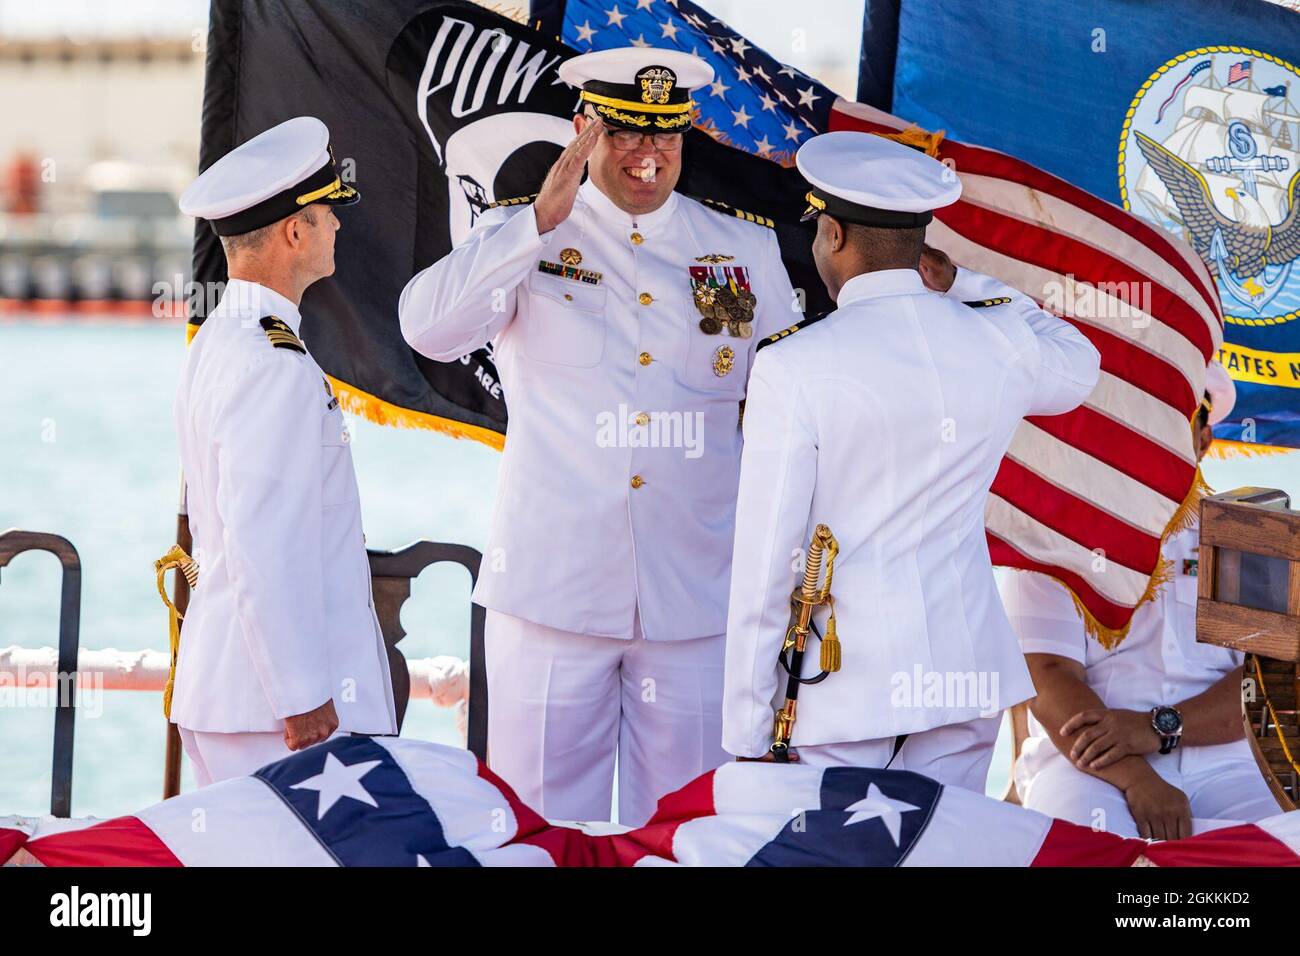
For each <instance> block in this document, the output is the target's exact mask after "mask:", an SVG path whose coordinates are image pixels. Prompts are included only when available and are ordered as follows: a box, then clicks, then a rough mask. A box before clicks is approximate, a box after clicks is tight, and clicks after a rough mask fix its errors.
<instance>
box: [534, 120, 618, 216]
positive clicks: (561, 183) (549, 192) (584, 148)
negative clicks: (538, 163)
mask: <svg viewBox="0 0 1300 956" xmlns="http://www.w3.org/2000/svg"><path fill="white" fill-rule="evenodd" d="M604 128H605V124H603V123H602V122H601V121H600V120H597V119H590V118H589V119H588V120H587V125H586V126H584V127H583V128H582V132H580V133H579V134H578V135H577V136H575V137H574V138H573V141H572V142H571V143H569V145H568V146H566V147H564V152H562V153H560V158H559V159H557V160H556V161H555V165H554V166H552V167H551V171H550V172H549V173H547V174H546V181H545V182H543V183H542V188H541V191H540V192H538V194H537V199H536V201H534V203H533V212H534V213H535V214H536V216H537V232H538V233H539V234H544V233H548V232H550V231H551V230H552V229H554V228H555V227H556V226H558V225H559V224H560V223H562V222H564V220H566V219H568V218H569V213H571V212H573V200H574V199H576V198H577V196H578V187H579V186H580V185H581V184H582V173H583V170H585V169H586V168H587V159H588V158H589V157H590V156H591V153H592V151H593V150H594V149H595V148H596V143H598V142H599V141H600V133H601V130H603V129H604Z"/></svg>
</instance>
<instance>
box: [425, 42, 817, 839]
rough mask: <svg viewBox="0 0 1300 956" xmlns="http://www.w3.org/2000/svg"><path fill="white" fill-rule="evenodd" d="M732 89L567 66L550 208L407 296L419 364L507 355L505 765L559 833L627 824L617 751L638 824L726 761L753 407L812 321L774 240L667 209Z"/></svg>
mask: <svg viewBox="0 0 1300 956" xmlns="http://www.w3.org/2000/svg"><path fill="white" fill-rule="evenodd" d="M712 75H713V74H712V68H711V67H710V66H709V65H708V64H707V63H705V62H704V61H703V60H701V59H699V58H698V57H694V56H691V55H688V54H683V53H680V52H677V51H673V50H659V49H649V48H646V49H640V48H631V49H619V50H606V51H601V52H597V53H589V54H585V55H582V56H578V57H574V58H573V59H571V60H569V61H567V62H566V63H564V64H563V65H562V66H561V67H560V76H561V77H562V78H563V79H564V80H565V81H566V82H568V83H570V84H571V85H573V86H577V87H581V89H582V92H581V94H580V102H579V110H580V112H579V113H578V115H577V116H576V117H575V118H574V121H573V125H574V130H575V131H576V133H577V136H576V138H575V139H574V140H573V141H572V142H571V143H570V144H569V146H568V147H567V148H566V149H565V150H564V152H563V154H562V155H561V157H560V159H559V160H558V161H557V162H556V164H555V166H554V167H553V168H552V169H551V172H550V174H549V175H548V176H547V179H546V181H545V183H544V184H543V185H542V188H541V191H540V193H539V194H538V195H537V196H536V197H535V200H534V199H533V198H532V197H525V198H523V199H519V200H512V199H509V198H506V199H502V198H501V197H498V202H497V203H496V206H495V208H493V209H491V210H490V211H489V212H487V214H486V215H484V216H483V218H482V219H481V220H480V221H479V222H478V224H477V226H476V228H475V230H474V231H473V233H471V235H470V236H469V237H468V239H467V240H466V241H465V242H464V243H463V244H461V245H460V246H459V247H458V248H456V249H455V250H453V251H452V252H451V253H450V254H448V255H447V256H446V257H445V258H443V259H442V260H441V261H439V262H437V263H435V264H433V265H432V266H430V267H429V268H427V269H425V270H424V271H423V272H421V273H419V274H418V275H416V276H415V277H414V278H413V279H412V280H411V281H410V283H409V284H408V285H407V287H406V290H405V291H404V292H403V294H402V298H401V304H400V311H401V324H402V331H403V333H404V335H405V336H406V339H407V341H408V342H410V344H411V346H412V347H413V348H414V349H416V350H417V351H418V352H420V353H422V354H423V355H426V356H428V357H430V358H433V359H437V360H439V361H444V362H449V361H453V360H455V359H458V358H460V357H462V356H464V355H467V354H468V353H470V352H472V351H473V350H475V349H478V348H482V347H483V346H484V345H486V344H487V343H488V342H495V349H494V356H495V359H496V363H497V368H498V370H499V372H500V376H501V381H502V383H503V384H504V386H505V393H506V398H507V401H508V402H509V408H510V427H509V434H508V437H507V441H506V447H505V453H504V455H503V458H502V461H501V474H500V484H499V490H498V492H497V501H496V506H495V511H494V515H493V521H492V530H491V534H490V537H489V542H488V546H487V550H486V553H485V555H484V561H483V571H482V574H481V576H480V578H479V581H478V586H477V588H476V589H475V592H474V598H475V600H476V601H477V602H478V603H480V604H482V605H484V606H486V607H487V608H488V617H487V631H486V641H487V671H488V686H489V700H490V701H491V708H490V713H491V717H490V720H489V729H488V751H489V762H490V763H491V765H492V768H493V770H495V771H496V772H498V773H500V774H501V775H502V776H503V777H504V778H505V779H506V780H507V781H508V782H509V783H510V784H511V786H513V787H515V789H516V790H518V791H519V793H520V796H521V797H522V798H523V800H524V802H525V803H528V804H530V805H531V806H533V807H535V808H536V809H538V810H539V811H541V812H542V813H544V814H545V815H546V816H548V817H551V818H559V819H566V818H567V819H581V820H603V819H608V818H609V812H610V802H611V787H612V783H613V769H614V762H615V755H616V754H617V759H618V766H619V778H618V779H619V788H618V789H619V812H618V816H619V819H620V821H621V822H623V823H626V824H634V825H635V824H640V823H644V822H645V820H646V819H647V818H648V817H649V816H650V814H651V813H652V812H653V810H654V807H655V803H656V801H657V800H658V798H659V797H661V796H663V795H664V794H665V793H667V792H669V791H671V790H673V789H676V788H677V787H680V786H681V785H683V784H685V783H687V782H688V781H689V780H691V779H692V778H694V777H695V776H697V775H698V774H700V773H701V772H704V771H706V770H710V769H712V768H714V767H716V766H718V765H719V764H720V763H722V762H724V761H725V760H726V757H727V755H726V754H725V753H724V752H723V750H722V749H721V747H720V745H719V741H720V738H721V727H720V714H721V695H722V651H723V634H724V631H725V628H726V603H727V584H728V572H729V565H730V560H731V539H732V528H733V513H734V509H735V493H736V484H737V480H738V476H739V467H740V466H739V461H740V443H741V435H740V427H739V424H740V423H739V418H740V403H741V400H742V399H743V398H744V397H745V387H746V383H747V381H748V379H749V364H750V360H751V358H752V355H753V352H754V345H755V343H756V342H757V341H759V339H760V338H762V337H763V336H764V335H766V334H767V333H769V332H771V331H774V330H776V329H778V328H781V327H783V326H787V325H789V324H790V323H791V322H793V321H794V320H795V319H797V318H798V313H797V312H795V311H794V309H795V308H796V306H795V305H794V294H793V290H792V289H791V286H790V281H789V278H788V277H787V275H786V272H785V268H784V266H783V265H782V262H781V256H780V250H779V248H778V246H777V241H776V236H775V233H774V232H773V230H772V229H771V228H770V226H771V222H770V220H764V219H762V217H758V216H754V215H751V214H748V213H741V212H738V211H736V210H733V209H730V208H726V207H714V208H710V207H709V206H706V205H705V204H704V203H702V202H697V201H695V200H693V199H690V198H687V197H686V196H683V195H680V194H679V193H676V192H674V191H673V188H674V186H675V185H676V183H677V180H678V177H679V175H680V173H681V162H682V149H683V138H684V134H685V132H686V131H687V130H688V129H689V128H690V125H691V120H690V109H691V99H690V90H691V89H693V88H696V87H699V86H701V85H702V84H705V83H707V82H708V81H709V80H710V79H711V78H712ZM584 166H585V168H586V170H587V172H588V174H589V176H590V178H589V179H588V180H587V181H586V182H585V183H582V182H581V179H582V174H583V170H584ZM580 183H581V185H580Z"/></svg>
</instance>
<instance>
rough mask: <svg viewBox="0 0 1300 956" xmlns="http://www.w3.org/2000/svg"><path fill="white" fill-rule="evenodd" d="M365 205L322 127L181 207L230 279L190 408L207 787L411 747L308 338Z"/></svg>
mask: <svg viewBox="0 0 1300 956" xmlns="http://www.w3.org/2000/svg"><path fill="white" fill-rule="evenodd" d="M358 198H359V194H358V192H357V190H356V189H354V188H353V187H352V186H350V185H347V184H344V183H342V182H341V181H340V178H339V173H338V170H337V169H336V168H335V165H334V159H333V155H332V154H331V152H330V151H329V131H328V130H327V129H326V128H325V124H324V123H322V122H321V121H320V120H318V119H315V118H314V117H309V116H300V117H298V118H296V119H291V120H288V121H287V122H284V123H281V124H280V125H279V126H275V127H273V128H272V129H269V130H267V131H266V132H264V133H262V134H261V135H259V136H255V137H254V138H253V139H251V140H249V141H248V142H246V143H244V144H243V145H242V146H240V147H238V148H236V149H235V150H233V151H232V152H230V153H228V154H227V155H226V156H224V157H222V158H221V159H219V160H218V161H217V162H215V163H214V164H213V165H212V166H210V167H209V168H208V169H207V170H205V171H204V172H203V174H202V175H200V176H199V178H198V179H196V180H195V181H194V183H193V184H192V185H191V186H190V187H189V189H187V190H186V191H185V193H184V195H182V196H181V201H180V206H181V211H182V212H183V213H185V214H186V215H190V216H196V217H198V218H201V219H206V220H208V221H209V223H210V224H211V227H212V229H213V231H214V232H215V233H216V234H217V235H218V236H220V237H221V244H222V247H223V248H224V250H225V253H226V262H227V267H228V274H229V276H230V281H229V283H228V284H227V285H226V288H225V292H224V294H223V295H222V298H221V302H220V303H219V304H218V305H217V306H216V308H214V309H213V310H212V311H211V313H210V314H209V315H208V317H207V319H206V320H205V321H204V322H203V324H202V325H201V326H200V327H199V330H198V332H197V334H196V335H195V336H194V339H193V341H192V342H191V344H190V347H189V352H188V354H187V356H186V360H185V368H184V371H183V372H182V374H181V381H180V386H179V388H178V389H177V394H176V404H175V423H176V432H177V436H178V438H179V441H180V452H181V464H182V467H183V469H184V475H185V496H186V502H187V504H188V508H189V520H190V531H191V532H192V533H193V538H194V555H193V557H194V558H195V560H196V561H197V562H198V565H199V569H198V574H199V579H198V585H197V586H196V587H195V588H194V591H193V595H192V597H191V599H190V606H189V610H188V611H187V613H186V615H185V625H184V628H183V630H182V633H181V642H180V654H179V659H178V661H177V665H176V687H175V692H174V695H173V699H172V708H171V714H170V718H171V720H172V721H173V722H174V723H175V724H177V725H178V727H179V729H180V735H181V740H182V742H183V744H184V747H185V752H186V753H187V754H188V755H189V757H190V759H191V761H192V762H193V764H194V771H195V777H196V779H197V781H198V783H199V785H200V786H204V785H206V784H208V783H211V782H213V781H217V780H222V779H225V778H227V777H233V776H239V775H242V774H247V773H251V772H252V771H254V770H256V769H258V768H259V767H261V766H263V765H265V764H267V763H270V762H272V761H274V760H278V759H280V758H281V757H285V756H287V755H288V754H289V753H290V751H293V750H299V749H301V748H303V747H307V746H310V745H311V744H314V743H317V742H319V741H321V740H325V739H326V738H327V737H329V736H331V735H332V734H334V733H336V732H343V731H354V732H358V733H367V734H393V733H396V732H397V724H396V718H395V714H394V708H393V692H392V687H391V684H390V679H389V672H388V658H387V655H386V653H385V648H384V642H383V638H382V636H381V634H380V630H379V623H378V620H377V619H376V617H375V612H374V610H373V607H372V601H371V593H370V569H369V564H368V561H367V558H366V549H365V543H364V536H363V535H362V532H361V511H360V502H359V500H358V497H357V483H356V475H355V473H354V472H353V470H352V452H351V448H350V447H349V445H348V435H347V431H346V429H345V427H344V423H343V415H342V412H341V410H340V409H339V404H338V401H337V400H336V399H335V398H334V396H333V394H332V392H331V389H330V385H329V382H328V381H327V380H326V378H325V375H324V373H323V372H322V371H321V368H320V366H319V365H317V364H316V362H315V361H314V360H313V359H312V357H311V354H310V353H309V352H308V351H307V347H306V345H305V344H304V343H303V342H302V340H301V339H300V338H299V329H300V326H301V323H302V315H301V314H300V313H299V311H298V303H299V301H300V300H301V299H302V294H303V291H304V290H305V289H306V288H307V287H308V286H309V285H311V284H312V283H313V282H315V281H316V280H317V279H321V278H323V277H325V276H328V275H331V274H332V273H333V272H334V234H335V232H336V231H337V230H338V228H339V221H338V218H337V217H336V216H335V214H334V207H335V206H337V205H346V204H349V203H353V202H356V201H357V199H358Z"/></svg>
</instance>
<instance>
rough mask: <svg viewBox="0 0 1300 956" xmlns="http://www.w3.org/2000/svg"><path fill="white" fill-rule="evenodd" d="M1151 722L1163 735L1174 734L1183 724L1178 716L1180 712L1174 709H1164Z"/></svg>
mask: <svg viewBox="0 0 1300 956" xmlns="http://www.w3.org/2000/svg"><path fill="white" fill-rule="evenodd" d="M1151 722H1152V723H1153V724H1154V725H1155V728H1156V730H1158V731H1160V732H1161V733H1162V734H1172V733H1174V732H1175V731H1177V730H1178V728H1179V727H1181V726H1182V723H1183V721H1182V718H1180V717H1179V716H1178V711H1176V710H1174V709H1173V708H1172V707H1162V708H1161V709H1160V710H1157V711H1156V715H1155V717H1153V718H1152V720H1151Z"/></svg>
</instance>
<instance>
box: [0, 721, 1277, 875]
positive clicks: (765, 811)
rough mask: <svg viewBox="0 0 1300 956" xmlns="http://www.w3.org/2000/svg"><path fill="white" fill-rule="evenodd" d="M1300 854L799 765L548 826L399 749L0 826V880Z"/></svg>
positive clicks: (466, 763)
mask: <svg viewBox="0 0 1300 956" xmlns="http://www.w3.org/2000/svg"><path fill="white" fill-rule="evenodd" d="M795 808H802V809H795ZM196 821H202V823H201V825H196ZM1298 848H1300V814H1281V815H1279V816H1276V817H1272V818H1270V819H1268V820H1263V821H1260V822H1259V823H1257V824H1245V825H1240V826H1233V827H1226V828H1222V829H1217V830H1210V831H1208V832H1205V833H1203V834H1200V835H1198V836H1194V837H1191V838H1189V839H1185V840H1174V841H1170V842H1168V843H1159V844H1147V843H1146V842H1145V841H1143V840H1137V839H1123V838H1121V837H1118V836H1115V835H1113V834H1109V833H1105V832H1101V831H1097V830H1093V829H1091V828H1089V827H1084V826H1078V825H1076V824H1073V823H1067V822H1064V821H1061V820H1054V819H1052V818H1051V817H1047V816H1044V815H1043V814H1041V813H1036V812H1034V811H1033V810H1026V809H1024V808H1023V807H1019V806H1016V805H1015V804H1010V803H1004V802H1002V801H1000V800H994V799H992V798H990V797H986V796H984V795H983V794H978V793H975V792H973V791H970V790H962V789H960V788H956V787H943V786H940V785H939V784H938V783H936V782H934V781H933V780H931V779H929V778H928V777H922V776H920V775H919V774H915V773H909V772H907V771H903V770H869V769H864V768H859V767H832V768H827V769H822V768H816V767H804V766H800V765H798V764H790V765H778V764H762V763H730V764H725V765H724V766H722V767H720V768H719V769H717V770H714V771H710V772H709V773H706V774H704V775H703V776H701V777H698V778H697V779H695V780H694V781H692V782H691V783H689V784H687V785H686V786H685V787H683V788H682V789H680V790H678V791H676V792H674V793H670V794H668V795H667V796H665V797H664V798H663V799H661V800H660V801H659V806H658V809H657V811H656V813H655V815H654V816H653V817H652V818H651V819H650V821H649V822H648V823H647V824H646V825H645V826H643V827H638V828H636V829H632V828H628V827H619V826H615V825H611V824H581V823H565V822H557V821H548V820H545V819H543V818H542V817H541V816H539V815H538V814H537V813H535V812H534V811H533V810H532V809H531V808H529V807H528V806H526V805H525V804H524V803H523V802H521V801H520V799H519V797H518V796H517V795H516V794H515V792H514V791H513V790H511V789H510V787H509V786H508V785H507V784H506V783H505V782H504V781H502V780H501V779H500V778H498V777H497V776H496V775H495V774H493V773H492V771H490V770H489V769H487V767H486V766H484V765H483V764H482V763H480V762H479V761H478V760H477V759H476V758H475V757H474V755H473V754H471V753H470V752H469V751H467V750H462V749H459V748H453V747H446V746H443V745H441V744H433V743H428V742H425V741H418V740H406V739H400V738H395V737H384V738H375V739H370V738H362V737H338V738H335V739H333V740H330V741H327V742H325V743H323V744H319V745H317V746H315V747H310V748H308V749H307V750H304V751H300V752H299V753H296V754H294V755H292V756H290V757H286V758H285V759H283V760H280V761H277V762H276V763H273V764H270V765H269V766H267V767H263V768H262V769H261V770H259V771H258V772H257V773H256V774H254V775H252V776H249V777H237V778H235V779H232V780H225V781H222V782H221V783H217V784H214V785H212V786H210V787H205V788H203V789H201V790H196V791H194V792H192V793H186V794H182V795H180V796H178V797H173V798H172V799H170V800H165V801H163V802H162V803H158V804H154V805H153V806H151V807H147V808H146V809H144V810H141V811H139V812H138V813H135V814H133V815H131V816H125V817H117V818H115V819H112V820H106V821H102V822H95V821H91V820H75V821H69V820H54V819H49V818H46V819H43V820H31V819H20V818H14V817H10V818H0V864H3V863H4V862H6V861H10V860H12V861H14V862H31V861H32V860H35V861H36V862H39V863H42V864H44V865H45V866H173V867H175V866H190V867H201V866H318V867H319V866H325V867H328V866H391V867H476V866H531V867H550V866H582V867H587V866H592V867H625V866H877V867H892V866H1130V865H1134V864H1138V863H1154V864H1156V865H1159V866H1180V865H1196V866H1216V865H1217V866H1246V865H1250V866H1296V865H1297V864H1300V856H1297V849H1298Z"/></svg>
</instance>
